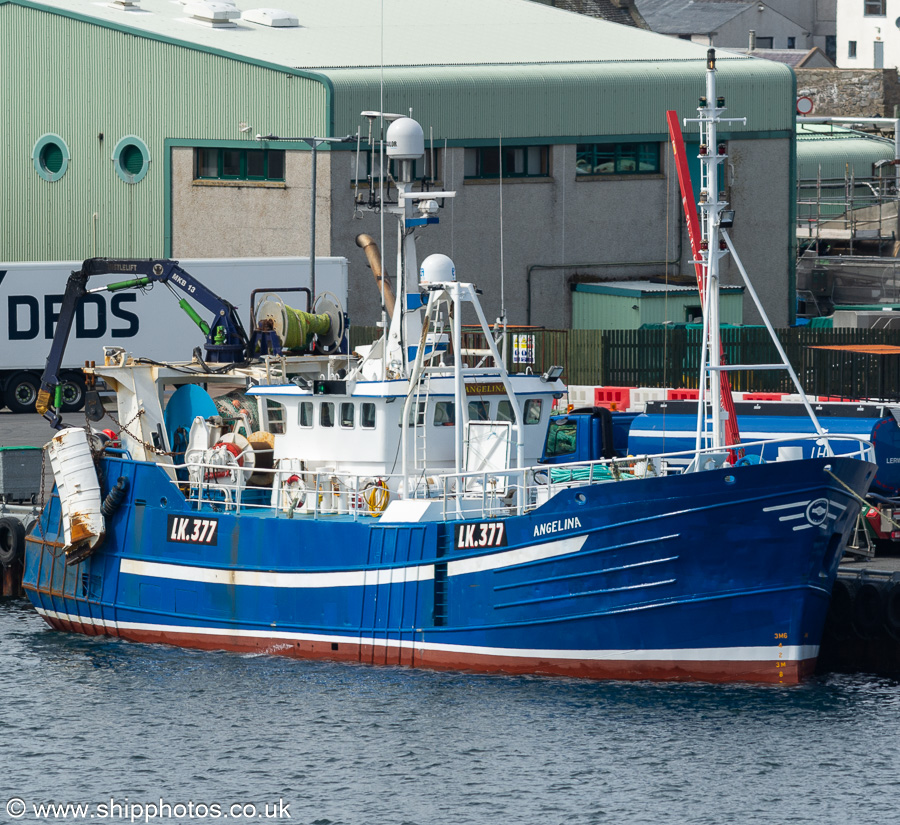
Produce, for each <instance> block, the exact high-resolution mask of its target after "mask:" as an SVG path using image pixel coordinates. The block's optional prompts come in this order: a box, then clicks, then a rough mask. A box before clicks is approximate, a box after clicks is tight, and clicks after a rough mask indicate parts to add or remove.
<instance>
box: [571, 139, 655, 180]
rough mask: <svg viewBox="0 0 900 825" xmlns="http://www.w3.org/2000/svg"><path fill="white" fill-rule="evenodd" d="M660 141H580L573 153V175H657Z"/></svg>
mask: <svg viewBox="0 0 900 825" xmlns="http://www.w3.org/2000/svg"><path fill="white" fill-rule="evenodd" d="M659 147H660V144H659V143H657V142H653V143H649V142H648V143H579V144H578V146H577V148H576V152H575V174H576V176H586V175H656V174H659V172H660V171H661V170H662V166H661V163H660V154H661V153H660V150H659Z"/></svg>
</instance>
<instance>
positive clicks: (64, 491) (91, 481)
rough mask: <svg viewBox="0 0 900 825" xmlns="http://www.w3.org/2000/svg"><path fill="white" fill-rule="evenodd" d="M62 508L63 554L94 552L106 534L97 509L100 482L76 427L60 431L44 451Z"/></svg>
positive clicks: (84, 442) (85, 443) (88, 445)
mask: <svg viewBox="0 0 900 825" xmlns="http://www.w3.org/2000/svg"><path fill="white" fill-rule="evenodd" d="M47 453H48V455H49V457H50V466H51V467H52V469H53V478H54V479H55V480H56V488H57V491H58V492H59V503H60V506H61V507H62V514H63V529H64V531H65V539H66V548H65V549H66V552H67V553H68V552H69V551H71V550H74V549H76V548H80V547H83V546H84V545H87V547H88V548H90V549H91V550H92V549H93V548H95V547H96V546H97V545H98V544H99V543H100V541H101V539H102V538H103V535H104V533H105V532H106V524H105V521H104V519H103V513H102V512H100V507H101V505H102V504H103V501H102V498H101V496H100V480H99V479H98V478H97V470H96V469H95V467H94V459H93V456H92V455H91V447H90V444H89V443H88V438H87V433H86V432H85V431H84V430H83V429H81V428H79V427H69V428H67V429H65V430H61V431H60V432H58V433H57V434H56V435H55V436H53V440H52V441H51V442H50V444H49V445H48V447H47Z"/></svg>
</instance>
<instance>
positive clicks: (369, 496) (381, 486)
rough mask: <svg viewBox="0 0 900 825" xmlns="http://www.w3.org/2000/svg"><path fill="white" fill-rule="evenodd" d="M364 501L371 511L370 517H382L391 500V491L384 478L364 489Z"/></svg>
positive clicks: (370, 483)
mask: <svg viewBox="0 0 900 825" xmlns="http://www.w3.org/2000/svg"><path fill="white" fill-rule="evenodd" d="M363 499H364V500H365V502H366V507H368V509H369V515H370V516H380V515H381V514H382V513H383V512H384V510H385V508H386V507H387V506H388V502H389V501H390V500H391V491H390V489H388V486H387V482H386V481H385V480H384V479H383V478H379V479H376V480H375V481H370V482H369V483H368V484H367V485H366V486H365V487H364V488H363Z"/></svg>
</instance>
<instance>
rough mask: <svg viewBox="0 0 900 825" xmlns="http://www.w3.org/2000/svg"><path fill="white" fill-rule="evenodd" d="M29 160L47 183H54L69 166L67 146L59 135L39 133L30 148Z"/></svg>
mask: <svg viewBox="0 0 900 825" xmlns="http://www.w3.org/2000/svg"><path fill="white" fill-rule="evenodd" d="M31 160H32V162H33V163H34V171H35V172H37V173H38V175H40V176H41V177H42V178H43V179H44V180H45V181H47V183H55V182H56V181H58V180H59V179H60V178H61V177H62V176H63V175H65V174H66V170H67V169H68V168H69V147H68V146H66V142H65V141H64V140H63V139H62V138H61V137H60V136H59V135H54V134H50V133H47V134H46V135H41V137H39V138H38V139H37V141H35V144H34V148H33V149H32V150H31Z"/></svg>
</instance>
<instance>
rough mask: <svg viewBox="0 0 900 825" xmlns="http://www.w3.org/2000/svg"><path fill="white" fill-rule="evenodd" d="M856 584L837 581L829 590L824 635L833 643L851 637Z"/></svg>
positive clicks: (845, 580)
mask: <svg viewBox="0 0 900 825" xmlns="http://www.w3.org/2000/svg"><path fill="white" fill-rule="evenodd" d="M856 587H857V585H856V582H854V581H848V580H847V579H837V580H836V581H835V583H834V587H833V588H832V590H831V602H830V603H829V605H828V614H827V616H826V617H825V635H826V636H828V637H830V638H832V639H834V640H835V641H839V642H841V641H847V640H849V639H850V637H851V636H852V635H853V631H852V621H853V596H854V594H855V593H856Z"/></svg>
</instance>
